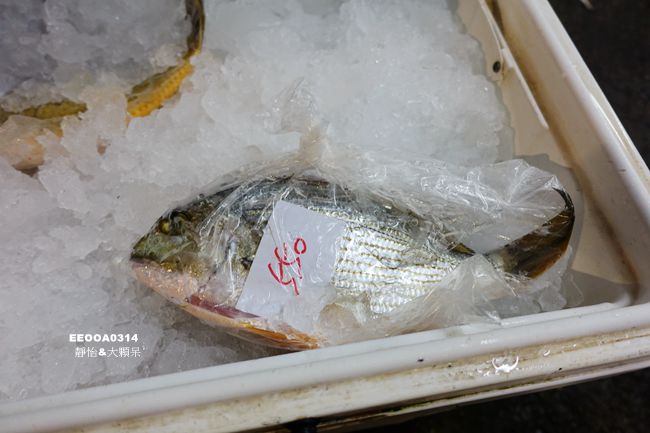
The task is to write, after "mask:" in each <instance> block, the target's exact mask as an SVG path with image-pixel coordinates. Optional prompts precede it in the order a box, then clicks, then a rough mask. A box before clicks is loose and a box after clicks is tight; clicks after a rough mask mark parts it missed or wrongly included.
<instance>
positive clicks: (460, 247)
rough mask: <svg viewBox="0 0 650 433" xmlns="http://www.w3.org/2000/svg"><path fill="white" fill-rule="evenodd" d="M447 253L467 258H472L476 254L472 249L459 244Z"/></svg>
mask: <svg viewBox="0 0 650 433" xmlns="http://www.w3.org/2000/svg"><path fill="white" fill-rule="evenodd" d="M449 251H453V252H455V253H458V254H465V255H468V256H473V255H475V254H476V252H475V251H474V250H473V249H471V248H470V247H468V246H467V245H465V244H463V243H460V242H459V243H457V244H455V245H454V246H453V247H452V248H449Z"/></svg>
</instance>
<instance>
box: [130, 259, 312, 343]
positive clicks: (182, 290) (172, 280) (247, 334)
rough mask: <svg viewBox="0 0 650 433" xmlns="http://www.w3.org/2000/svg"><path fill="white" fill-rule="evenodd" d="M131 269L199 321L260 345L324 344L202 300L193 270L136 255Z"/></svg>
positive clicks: (298, 332)
mask: <svg viewBox="0 0 650 433" xmlns="http://www.w3.org/2000/svg"><path fill="white" fill-rule="evenodd" d="M131 268H132V269H133V272H134V274H135V277H136V279H137V280H138V282H139V283H140V284H142V285H144V286H145V287H147V288H150V289H151V290H153V291H155V292H157V293H159V294H160V295H162V296H163V297H165V298H166V299H167V300H169V301H171V302H173V303H175V304H177V305H178V306H179V307H181V308H182V309H183V310H185V311H187V312H188V313H190V314H191V315H192V316H194V317H197V318H198V319H199V320H201V321H203V322H205V323H207V324H209V325H212V326H217V327H222V328H225V329H226V332H228V333H230V334H237V335H238V336H239V337H241V338H244V339H246V340H249V341H252V342H255V343H258V344H267V345H268V344H269V343H272V345H273V346H276V347H282V348H284V349H287V350H305V349H315V348H317V347H319V346H320V344H319V342H318V340H317V339H316V338H315V337H313V336H310V335H307V334H304V333H302V332H300V331H298V330H296V329H294V328H292V327H290V326H288V325H286V324H284V323H278V322H271V321H268V320H266V319H264V318H262V317H258V316H254V315H251V314H248V313H244V312H242V311H239V310H237V309H235V308H227V307H223V306H219V305H215V304H214V303H211V302H209V301H207V300H205V299H201V298H200V297H199V296H197V293H198V292H199V288H200V282H199V279H198V278H197V277H195V276H193V275H191V274H190V273H186V272H178V271H173V270H169V269H167V268H165V267H163V266H161V265H160V264H158V263H156V262H154V261H152V260H148V259H143V258H133V257H132V258H131Z"/></svg>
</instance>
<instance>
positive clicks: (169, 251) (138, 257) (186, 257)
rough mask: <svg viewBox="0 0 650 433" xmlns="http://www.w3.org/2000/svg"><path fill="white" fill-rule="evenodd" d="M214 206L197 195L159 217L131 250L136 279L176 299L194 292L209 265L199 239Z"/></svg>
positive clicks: (204, 279)
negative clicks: (191, 200) (185, 203)
mask: <svg viewBox="0 0 650 433" xmlns="http://www.w3.org/2000/svg"><path fill="white" fill-rule="evenodd" d="M215 207H216V205H215V204H214V203H213V202H212V201H211V200H208V199H203V198H201V199H199V200H197V201H195V202H193V203H191V204H189V205H185V206H181V207H178V208H176V209H173V210H172V211H170V212H168V213H166V214H165V215H163V216H162V217H160V218H159V219H158V221H156V223H155V224H154V225H153V227H152V228H151V229H150V230H149V232H148V233H147V234H145V235H144V236H142V237H141V238H140V239H139V240H138V241H137V242H136V243H135V245H134V246H133V250H132V251H131V266H132V268H133V270H134V272H135V275H136V278H137V279H138V281H139V282H140V283H142V284H143V285H145V286H146V287H149V288H151V289H153V290H155V291H156V292H158V293H160V294H161V295H163V296H165V297H166V298H167V299H169V300H171V301H173V302H176V303H180V302H184V300H185V299H187V298H188V297H189V296H191V295H192V294H194V293H196V292H197V290H198V289H199V288H200V287H201V285H202V284H204V283H205V281H206V280H207V279H208V277H209V275H210V273H211V271H212V268H213V264H212V263H211V260H210V258H209V255H207V254H206V253H205V251H204V249H205V248H204V246H203V245H202V241H201V240H202V237H203V236H202V230H203V228H204V226H205V222H206V219H208V218H209V216H210V214H211V212H212V211H213V210H214V208H215Z"/></svg>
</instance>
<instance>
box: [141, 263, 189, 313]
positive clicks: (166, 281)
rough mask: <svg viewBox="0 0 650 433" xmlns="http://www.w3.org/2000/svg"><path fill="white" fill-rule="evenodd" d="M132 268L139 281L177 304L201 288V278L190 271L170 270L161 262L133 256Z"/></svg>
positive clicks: (184, 301) (183, 301) (185, 300)
mask: <svg viewBox="0 0 650 433" xmlns="http://www.w3.org/2000/svg"><path fill="white" fill-rule="evenodd" d="M131 269H133V272H134V274H135V277H136V279H137V280H138V282H139V283H140V284H142V285H144V286H145V287H147V288H149V289H151V290H153V291H155V292H157V293H159V294H161V295H162V296H164V297H165V298H166V299H168V300H169V301H171V302H173V303H175V304H183V303H186V302H187V299H188V298H189V297H190V296H192V294H193V293H196V292H197V291H198V290H199V280H198V278H196V277H195V276H193V275H192V274H190V273H185V272H177V271H172V270H169V269H167V268H165V267H163V266H161V265H160V264H159V263H156V262H154V261H152V260H148V259H143V258H134V257H132V258H131Z"/></svg>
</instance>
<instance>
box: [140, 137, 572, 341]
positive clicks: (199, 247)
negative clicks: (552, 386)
mask: <svg viewBox="0 0 650 433" xmlns="http://www.w3.org/2000/svg"><path fill="white" fill-rule="evenodd" d="M312 132H313V131H312ZM314 134H315V133H313V134H312V135H311V136H312V138H314ZM305 136H309V134H306V135H305ZM303 144H304V146H303V147H304V148H303V151H302V152H301V153H300V154H299V155H298V156H286V157H285V158H280V160H279V161H277V162H275V163H273V164H269V165H266V166H263V167H261V168H260V167H257V168H255V169H248V170H241V171H239V172H237V173H234V174H230V175H228V176H227V177H225V178H224V179H222V181H221V182H220V183H219V184H218V185H217V186H214V187H212V189H211V191H210V192H207V193H205V194H201V195H199V196H198V197H197V198H196V199H194V200H193V201H191V202H189V203H188V204H185V205H182V206H179V207H177V208H176V209H174V210H172V211H170V212H169V213H167V214H166V215H164V216H163V217H161V218H160V219H159V220H158V221H157V222H156V224H155V225H154V227H153V228H152V230H151V231H150V232H149V233H148V234H147V235H145V236H144V237H143V238H142V239H140V240H139V241H138V242H137V244H136V245H135V247H134V250H133V253H132V262H133V268H134V270H135V273H136V275H137V278H138V279H139V281H141V282H142V283H144V285H146V286H148V287H151V288H152V289H154V290H156V291H158V292H159V293H161V294H162V295H163V296H165V297H166V298H168V299H169V300H171V301H173V302H175V303H177V304H178V305H179V306H180V307H181V308H183V309H185V310H186V311H188V312H189V313H191V314H193V315H194V316H196V317H198V318H200V319H201V320H203V321H205V322H207V323H209V324H211V325H216V326H220V327H224V328H226V329H227V330H228V331H229V332H232V333H236V334H238V335H240V336H242V337H243V338H247V339H252V340H255V341H258V342H262V343H264V344H267V345H271V346H276V347H282V348H288V349H293V350H300V349H306V348H313V347H319V346H323V345H331V344H340V343H344V342H351V341H358V340H363V339H369V338H378V337H384V336H390V335H397V334H402V333H406V332H413V331H419V330H426V329H433V328H439V327H447V326H452V325H458V324H463V323H468V322H475V321H486V320H487V321H495V320H499V319H500V318H501V317H504V316H511V315H517V314H525V313H534V312H539V311H541V310H543V309H544V305H553V307H552V308H561V307H562V306H563V302H564V300H563V298H562V295H561V293H560V290H559V287H560V277H561V275H562V273H563V271H564V270H565V269H566V266H567V262H568V253H567V248H568V241H569V237H570V235H571V230H572V227H573V220H574V216H573V206H572V204H571V200H570V198H569V197H568V195H567V194H566V193H564V191H563V189H562V186H561V185H560V184H559V182H558V181H557V179H556V178H555V177H554V176H553V175H551V174H549V173H546V172H544V171H542V170H539V169H537V168H534V167H532V166H530V165H528V164H527V163H526V162H524V161H522V160H511V161H507V162H503V163H498V164H493V165H487V166H483V167H476V168H472V169H465V168H461V167H455V166H452V165H449V164H446V163H442V162H439V161H435V160H430V159H429V160H421V159H416V157H414V156H413V157H411V158H412V159H405V158H404V157H403V156H400V157H397V156H395V155H390V154H389V153H387V152H385V151H382V152H368V151H364V152H363V153H359V152H357V151H355V150H354V149H353V148H351V147H350V148H345V147H341V146H338V147H336V148H334V147H329V146H327V145H325V146H322V145H319V153H318V154H315V153H314V152H310V145H309V143H303ZM312 150H313V149H312ZM540 297H545V298H546V301H545V302H544V303H542V302H540ZM549 298H550V299H551V302H549V300H548V299H549Z"/></svg>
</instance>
